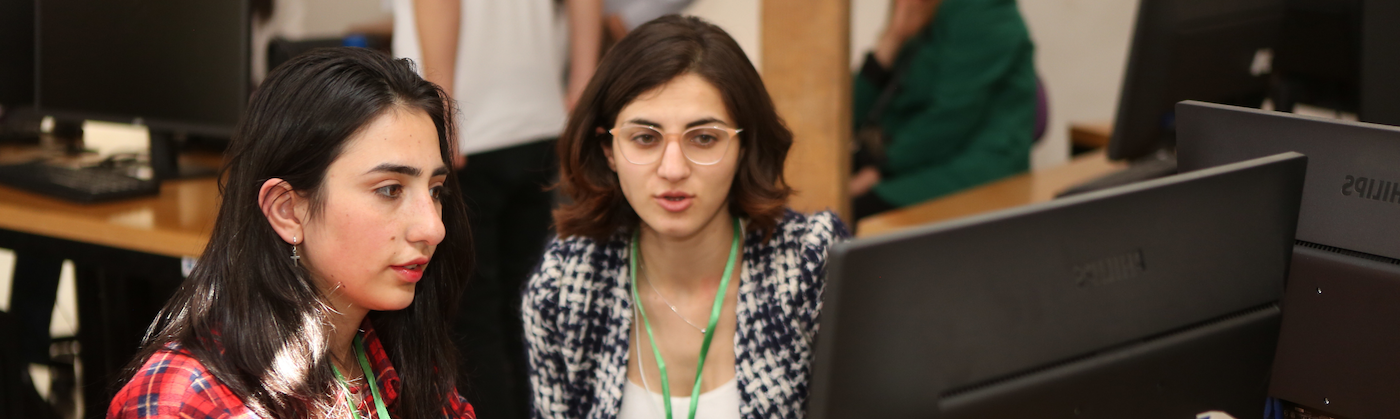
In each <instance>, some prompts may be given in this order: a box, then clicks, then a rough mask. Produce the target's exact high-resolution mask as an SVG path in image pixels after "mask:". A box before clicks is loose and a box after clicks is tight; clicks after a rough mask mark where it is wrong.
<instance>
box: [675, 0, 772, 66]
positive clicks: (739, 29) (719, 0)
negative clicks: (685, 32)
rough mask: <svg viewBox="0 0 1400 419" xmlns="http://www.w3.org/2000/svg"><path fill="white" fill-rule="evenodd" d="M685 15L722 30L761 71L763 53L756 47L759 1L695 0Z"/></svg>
mask: <svg viewBox="0 0 1400 419" xmlns="http://www.w3.org/2000/svg"><path fill="white" fill-rule="evenodd" d="M685 14H690V15H695V16H699V17H701V18H703V19H705V20H708V21H710V23H714V24H715V25H716V26H719V27H720V28H723V29H724V31H725V32H728V33H729V36H732V37H734V41H736V42H738V43H739V47H741V48H743V49H744V52H745V53H747V54H748V55H749V61H752V62H753V65H754V66H755V67H758V69H759V71H763V67H762V63H763V60H762V58H763V51H760V49H761V48H759V46H758V21H759V19H760V16H759V0H695V2H694V3H691V4H690V7H689V8H687V9H686V10H685Z"/></svg>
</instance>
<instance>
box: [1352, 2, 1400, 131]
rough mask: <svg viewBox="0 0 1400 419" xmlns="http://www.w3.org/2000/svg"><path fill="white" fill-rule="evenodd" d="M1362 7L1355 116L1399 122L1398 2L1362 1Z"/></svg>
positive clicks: (1369, 120)
mask: <svg viewBox="0 0 1400 419" xmlns="http://www.w3.org/2000/svg"><path fill="white" fill-rule="evenodd" d="M1363 7H1364V8H1365V10H1364V11H1365V13H1364V14H1363V17H1362V35H1361V51H1362V52H1361V86H1363V87H1364V88H1363V89H1361V95H1360V96H1361V109H1360V114H1359V116H1360V118H1361V120H1362V121H1366V122H1375V123H1378V124H1386V125H1400V77H1396V76H1395V75H1396V74H1400V1H1394V0H1365V3H1364V6H1363Z"/></svg>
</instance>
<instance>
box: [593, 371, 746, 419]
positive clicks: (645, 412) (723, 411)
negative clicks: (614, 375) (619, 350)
mask: <svg viewBox="0 0 1400 419" xmlns="http://www.w3.org/2000/svg"><path fill="white" fill-rule="evenodd" d="M665 406H666V405H664V404H662V403H661V395H660V394H656V393H652V392H649V391H647V389H645V388H642V386H639V385H636V384H634V383H632V380H627V387H625V388H624V389H623V390H622V410H621V411H619V412H617V419H665V418H666V414H665V413H663V412H665ZM689 414H690V398H689V397H672V398H671V418H672V419H685V418H686V417H687V415H689ZM695 419H739V380H737V379H730V380H729V382H728V383H724V385H722V386H719V387H716V388H714V389H711V390H710V391H707V392H704V393H701V394H700V403H699V406H697V407H696V409H695Z"/></svg>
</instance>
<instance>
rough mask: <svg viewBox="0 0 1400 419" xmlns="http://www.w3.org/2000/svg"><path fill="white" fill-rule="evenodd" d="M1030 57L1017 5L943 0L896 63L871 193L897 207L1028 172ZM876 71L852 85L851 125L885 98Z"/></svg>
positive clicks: (1032, 95) (1032, 89)
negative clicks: (897, 78)
mask: <svg viewBox="0 0 1400 419" xmlns="http://www.w3.org/2000/svg"><path fill="white" fill-rule="evenodd" d="M1034 53H1035V46H1034V45H1033V44H1032V43H1031V39H1030V33H1029V31H1028V30H1027V29H1026V24H1025V22H1024V21H1023V20H1022V19H1021V14H1020V11H1019V10H1017V6H1016V2H1015V0H944V1H943V3H942V4H941V5H940V6H939V8H938V12H937V13H936V14H935V15H934V18H933V22H931V23H930V24H929V25H928V26H927V27H925V28H924V30H923V31H922V32H921V33H920V34H919V35H918V36H915V37H914V38H911V39H910V40H909V41H907V42H905V44H904V46H903V49H901V50H900V53H899V56H898V58H897V59H896V64H895V67H896V68H898V67H899V66H900V65H904V66H907V68H906V70H904V74H903V75H902V76H901V77H902V78H901V82H900V88H899V90H898V91H897V92H896V93H895V95H894V97H893V98H892V100H890V102H889V104H888V105H887V106H886V107H885V110H884V112H883V114H882V115H881V117H880V119H879V124H880V127H881V129H882V130H883V131H884V135H885V154H886V159H885V162H884V163H883V165H882V167H881V168H880V171H881V175H882V176H881V181H880V183H879V184H878V185H876V186H875V189H874V190H873V192H874V193H875V194H877V195H878V196H879V197H880V198H881V199H883V200H884V201H886V202H888V203H890V204H892V205H894V206H896V207H903V206H908V205H912V204H916V203H919V202H922V201H926V200H929V199H932V198H936V197H939V196H942V195H946V194H949V193H952V192H956V191H958V190H962V189H965V188H968V187H971V186H975V185H978V184H982V183H986V182H988V181H992V180H996V179H999V178H1002V177H1005V176H1007V175H1011V174H1015V173H1019V172H1023V171H1025V170H1026V169H1027V168H1029V166H1030V149H1031V142H1032V138H1031V137H1032V135H1033V130H1034V129H1035V112H1036V109H1035V108H1036V75H1035V63H1034ZM872 64H873V68H872ZM881 71H886V70H884V69H882V68H880V66H879V64H878V63H875V61H874V60H873V59H871V58H867V63H866V66H865V69H864V70H862V71H861V72H860V73H859V74H857V75H856V77H855V82H854V86H855V92H854V100H855V103H854V107H853V108H854V111H855V116H854V121H855V122H856V124H860V123H861V122H862V121H864V120H865V119H866V115H867V114H868V113H869V112H870V108H871V105H872V104H873V102H875V100H876V98H877V97H878V96H879V95H880V92H881V91H882V90H884V85H883V84H882V83H884V82H887V80H882V79H888V78H889V77H888V73H885V74H880V72H881Z"/></svg>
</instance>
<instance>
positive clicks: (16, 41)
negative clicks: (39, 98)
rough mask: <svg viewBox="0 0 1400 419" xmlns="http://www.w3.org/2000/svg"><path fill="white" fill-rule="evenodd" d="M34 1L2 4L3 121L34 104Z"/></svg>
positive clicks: (0, 66)
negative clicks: (8, 115) (13, 112)
mask: <svg viewBox="0 0 1400 419" xmlns="http://www.w3.org/2000/svg"><path fill="white" fill-rule="evenodd" d="M34 1H35V0H3V1H0V120H3V119H4V118H5V117H6V115H7V114H9V113H10V112H12V111H13V110H16V109H19V108H23V107H28V106H30V105H33V104H34Z"/></svg>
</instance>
